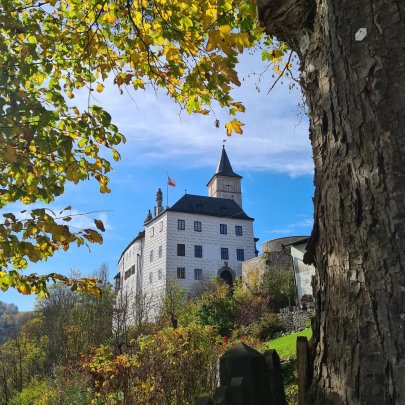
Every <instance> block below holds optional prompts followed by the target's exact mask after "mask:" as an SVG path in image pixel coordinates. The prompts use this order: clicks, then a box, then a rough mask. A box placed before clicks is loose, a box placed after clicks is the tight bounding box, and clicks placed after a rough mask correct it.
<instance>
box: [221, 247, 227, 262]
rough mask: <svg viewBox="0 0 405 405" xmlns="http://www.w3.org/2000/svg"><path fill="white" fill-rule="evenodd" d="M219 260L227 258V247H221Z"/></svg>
mask: <svg viewBox="0 0 405 405" xmlns="http://www.w3.org/2000/svg"><path fill="white" fill-rule="evenodd" d="M221 260H229V251H228V248H221Z"/></svg>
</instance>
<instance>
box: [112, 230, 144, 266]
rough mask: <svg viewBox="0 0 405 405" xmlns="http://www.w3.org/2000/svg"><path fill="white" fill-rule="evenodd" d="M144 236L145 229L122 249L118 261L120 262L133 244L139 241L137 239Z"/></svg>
mask: <svg viewBox="0 0 405 405" xmlns="http://www.w3.org/2000/svg"><path fill="white" fill-rule="evenodd" d="M144 237H145V231H141V232H139V233H138V235H136V236H135V238H134V239H132V241H131V242H130V243H129V244H128V245H127V247H126V248H125V249H124V250H123V251H122V253H121V256H120V258H119V259H118V263H119V262H120V260H121V258H122V256H124V254H125V252H126V251H127V250H128V249H129V248H130V247H131V245H132V244H133V243H134V242H135V241H137V240H139V239H142V238H144Z"/></svg>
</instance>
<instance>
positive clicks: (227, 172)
mask: <svg viewBox="0 0 405 405" xmlns="http://www.w3.org/2000/svg"><path fill="white" fill-rule="evenodd" d="M215 174H218V175H220V176H227V177H240V178H242V176H239V174H236V173H235V172H234V171H233V169H232V166H231V162H230V161H229V158H228V155H227V154H226V150H225V145H223V146H222V153H221V158H220V159H219V162H218V166H217V171H216V172H215Z"/></svg>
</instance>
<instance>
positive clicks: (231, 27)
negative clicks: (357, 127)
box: [0, 0, 286, 296]
mask: <svg viewBox="0 0 405 405" xmlns="http://www.w3.org/2000/svg"><path fill="white" fill-rule="evenodd" d="M0 10H1V13H2V15H3V16H7V18H4V19H3V21H2V24H1V26H0V85H1V86H0V127H1V131H0V169H1V170H0V209H2V208H4V207H5V206H7V205H8V204H11V203H15V202H18V201H20V202H22V203H24V204H34V203H37V202H43V203H49V202H51V201H53V200H54V198H55V197H57V196H59V195H61V194H62V193H63V191H64V188H65V185H66V182H73V183H75V184H77V183H78V182H80V181H83V180H87V179H89V178H94V179H95V180H96V181H97V182H98V184H99V186H100V192H102V193H106V192H109V191H110V189H109V188H108V176H107V175H108V172H109V171H110V169H111V166H110V163H109V161H108V160H107V159H106V157H107V156H108V153H107V152H110V153H111V156H112V158H113V159H114V160H118V159H119V157H120V156H119V153H118V151H117V149H116V147H117V145H119V144H120V143H122V142H124V141H125V138H124V136H123V135H122V134H121V133H120V132H119V130H118V128H117V126H116V125H114V124H113V123H112V121H111V116H110V115H109V113H108V112H107V111H105V110H104V109H103V108H101V107H99V106H97V105H95V104H93V97H92V95H93V94H94V92H95V93H97V92H102V91H103V90H104V88H105V82H106V81H107V80H108V79H113V81H114V84H115V85H116V86H118V88H119V89H120V91H121V92H123V89H125V88H128V87H129V86H130V87H133V89H134V90H138V91H142V90H143V89H146V87H152V88H154V89H157V88H163V89H165V91H166V92H167V94H168V95H169V96H171V97H172V98H173V99H174V100H175V102H177V103H178V104H179V105H180V107H181V108H182V109H184V110H186V111H188V113H200V114H204V115H207V114H209V113H210V112H211V111H213V105H212V102H213V101H215V102H216V103H217V105H219V106H220V107H223V108H227V110H228V112H229V115H230V121H229V122H228V123H227V124H226V125H225V126H226V132H227V134H228V135H231V134H232V133H233V132H235V133H240V134H241V133H242V132H243V130H242V125H243V123H242V122H241V121H239V120H238V119H236V118H233V117H234V116H235V115H236V114H237V113H238V112H244V110H245V107H244V106H243V104H242V103H241V102H239V101H235V100H233V99H232V97H231V95H230V91H231V89H232V88H233V87H234V86H239V85H240V81H239V79H238V75H237V73H236V70H235V66H236V64H237V62H238V55H239V54H240V53H242V52H243V50H244V49H245V48H251V47H254V46H255V44H257V43H258V41H259V40H260V39H261V38H262V36H263V34H262V29H261V28H260V27H259V25H258V22H257V18H256V7H255V5H254V4H253V3H252V2H250V1H248V0H207V1H204V2H201V1H199V0H190V1H185V0H173V1H167V0H152V1H148V0H113V1H112V0H60V1H59V0H34V1H32V0H1V1H0ZM266 41H267V42H266V45H271V41H270V40H269V39H267V40H266ZM268 49H269V48H268ZM268 49H267V50H266V52H265V53H263V58H264V59H266V60H270V61H272V62H273V63H275V65H276V66H278V65H279V63H281V58H282V56H283V54H284V53H285V52H286V48H285V47H284V46H283V45H282V46H277V45H275V46H274V48H273V50H272V51H271V52H270V51H269V50H268ZM83 91H86V92H87V98H88V102H87V106H85V107H84V108H83V107H81V109H79V107H78V105H79V104H78V105H75V97H77V95H78V94H79V93H80V92H83ZM218 125H219V124H218ZM69 214H70V207H67V208H66V209H65V210H63V211H61V212H59V213H55V212H53V211H51V210H50V209H47V208H35V209H31V210H27V211H25V210H24V211H22V212H19V213H18V214H17V213H5V214H3V218H4V220H3V222H2V223H1V224H0V288H2V289H3V290H6V289H7V288H8V287H10V286H12V287H16V288H17V289H18V290H19V291H20V292H21V293H23V294H28V293H36V294H39V295H40V296H48V291H47V288H46V282H47V281H49V280H54V281H63V282H65V283H66V284H68V285H71V286H72V287H73V288H75V289H79V290H85V291H87V292H90V293H95V294H97V293H98V291H99V290H98V289H97V286H96V280H94V279H82V281H80V282H78V281H77V280H73V279H68V278H67V277H64V276H62V275H60V274H56V273H53V274H49V275H46V276H38V275H35V274H32V275H23V274H22V273H21V270H22V269H25V268H27V265H28V261H31V262H36V261H38V260H43V259H47V258H48V257H49V256H52V255H53V254H54V252H55V251H56V250H59V249H64V250H67V249H68V248H69V246H70V245H71V244H72V243H73V244H77V245H79V246H80V245H83V244H85V243H94V242H96V243H101V242H102V237H101V235H100V233H99V232H98V231H103V230H104V227H103V224H102V223H101V221H97V220H96V221H95V228H97V230H96V229H80V230H74V229H72V227H69V221H70V220H71V215H69Z"/></svg>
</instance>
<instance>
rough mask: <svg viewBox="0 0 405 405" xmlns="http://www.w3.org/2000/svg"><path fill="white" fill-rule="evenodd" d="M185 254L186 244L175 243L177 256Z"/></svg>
mask: <svg viewBox="0 0 405 405" xmlns="http://www.w3.org/2000/svg"><path fill="white" fill-rule="evenodd" d="M185 255H186V245H183V244H181V243H179V244H177V256H185Z"/></svg>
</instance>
